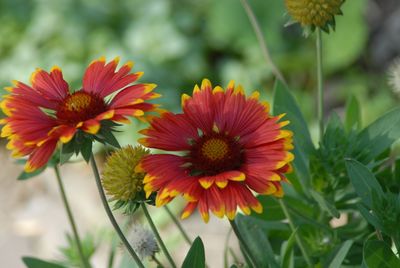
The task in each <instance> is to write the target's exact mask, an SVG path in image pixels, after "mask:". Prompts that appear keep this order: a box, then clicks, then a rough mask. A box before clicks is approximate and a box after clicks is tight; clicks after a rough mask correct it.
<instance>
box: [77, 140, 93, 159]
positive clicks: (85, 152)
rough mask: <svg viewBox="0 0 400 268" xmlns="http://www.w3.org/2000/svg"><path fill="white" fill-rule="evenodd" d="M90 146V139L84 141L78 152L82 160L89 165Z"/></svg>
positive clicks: (91, 144)
mask: <svg viewBox="0 0 400 268" xmlns="http://www.w3.org/2000/svg"><path fill="white" fill-rule="evenodd" d="M92 146H93V142H92V141H91V140H90V139H85V141H84V142H83V144H82V146H81V148H80V150H81V154H82V157H83V159H85V161H86V163H89V160H90V157H91V156H92Z"/></svg>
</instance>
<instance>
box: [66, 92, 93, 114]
mask: <svg viewBox="0 0 400 268" xmlns="http://www.w3.org/2000/svg"><path fill="white" fill-rule="evenodd" d="M91 102H92V97H91V96H90V95H88V94H85V93H80V94H79V93H75V94H74V95H71V96H70V97H69V98H68V99H67V100H66V101H65V104H64V105H65V108H66V109H67V110H69V111H71V112H80V111H82V110H84V109H85V108H87V107H89V105H90V103H91Z"/></svg>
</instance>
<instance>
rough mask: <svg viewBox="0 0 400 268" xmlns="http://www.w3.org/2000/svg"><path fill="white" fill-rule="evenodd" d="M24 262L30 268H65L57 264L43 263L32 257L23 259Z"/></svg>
mask: <svg viewBox="0 0 400 268" xmlns="http://www.w3.org/2000/svg"><path fill="white" fill-rule="evenodd" d="M22 261H23V262H24V263H25V265H26V267H28V268H65V267H64V266H62V265H59V264H57V263H53V262H48V261H43V260H41V259H37V258H32V257H22Z"/></svg>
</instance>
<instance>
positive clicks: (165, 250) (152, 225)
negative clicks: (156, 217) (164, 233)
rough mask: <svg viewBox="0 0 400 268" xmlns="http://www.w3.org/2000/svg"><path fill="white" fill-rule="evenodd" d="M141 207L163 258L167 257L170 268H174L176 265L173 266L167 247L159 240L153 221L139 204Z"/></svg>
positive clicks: (144, 205)
mask: <svg viewBox="0 0 400 268" xmlns="http://www.w3.org/2000/svg"><path fill="white" fill-rule="evenodd" d="M141 207H142V209H143V212H144V215H145V217H146V219H147V221H148V222H149V225H150V228H151V229H152V231H153V233H154V235H155V236H156V239H157V241H158V244H160V247H161V250H162V251H163V252H164V254H165V256H166V257H167V259H168V262H169V263H170V264H171V267H173V268H176V264H175V262H174V260H173V259H172V257H171V255H170V254H169V252H168V250H167V247H166V246H165V244H164V242H163V240H162V239H161V236H160V234H159V232H158V230H157V227H156V225H155V224H154V222H153V220H152V219H151V217H150V214H149V211H148V210H147V207H146V204H145V203H141Z"/></svg>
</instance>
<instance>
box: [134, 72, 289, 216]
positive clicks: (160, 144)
mask: <svg viewBox="0 0 400 268" xmlns="http://www.w3.org/2000/svg"><path fill="white" fill-rule="evenodd" d="M258 97H259V93H258V92H254V93H253V94H252V95H251V96H250V97H247V98H246V96H245V94H244V92H243V89H242V88H241V87H240V86H239V87H236V88H235V87H234V83H233V82H231V83H230V84H229V85H228V87H227V88H226V90H224V89H223V88H221V87H219V86H217V87H215V88H212V86H211V83H210V81H208V80H206V79H205V80H203V82H202V85H201V88H199V87H198V86H196V87H195V88H194V91H193V96H192V97H190V96H188V95H186V94H184V95H183V96H182V108H183V113H180V114H173V113H171V112H164V113H162V114H161V117H155V118H153V119H152V120H151V126H150V127H149V128H147V129H144V130H142V131H141V133H142V134H144V135H145V136H147V137H145V138H143V139H141V140H140V142H141V143H142V144H143V145H145V146H147V147H151V148H157V149H161V150H165V151H173V152H180V153H178V154H152V155H148V156H145V157H144V158H143V160H142V161H141V163H140V165H139V166H138V167H137V169H138V170H143V171H145V172H146V173H147V174H146V176H145V178H144V184H145V186H144V190H145V191H146V194H147V195H148V196H149V195H150V194H151V193H152V192H156V191H157V197H156V205H157V206H162V205H164V204H166V203H168V202H170V201H171V200H172V199H174V198H175V197H176V196H178V195H183V197H184V198H185V199H186V200H187V202H188V203H187V205H186V207H185V208H184V210H183V214H182V218H186V217H188V216H189V215H191V214H192V212H193V211H194V210H195V209H196V208H198V210H199V212H200V214H201V216H202V218H203V220H204V221H205V222H207V221H208V220H209V211H212V212H213V213H214V214H215V215H216V216H218V217H223V216H224V215H226V216H227V217H228V218H229V219H233V218H234V217H235V215H236V211H237V207H240V209H241V210H242V211H243V213H245V214H250V212H251V209H252V210H254V211H255V212H257V213H261V211H262V206H261V204H260V202H259V201H258V200H257V198H255V196H254V195H253V193H254V192H255V193H259V194H263V195H274V196H277V197H281V196H283V190H282V185H281V182H282V181H287V180H286V178H285V176H284V173H286V172H289V171H290V170H291V164H290V162H291V161H292V160H293V158H294V156H293V154H292V153H290V152H289V150H291V149H293V145H292V132H291V131H289V130H284V129H282V127H284V126H285V125H287V124H288V123H289V122H288V121H281V122H280V119H281V118H282V117H283V115H279V116H271V115H270V114H269V105H268V103H266V102H260V101H259V100H258Z"/></svg>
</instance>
